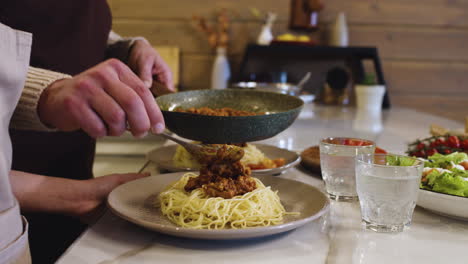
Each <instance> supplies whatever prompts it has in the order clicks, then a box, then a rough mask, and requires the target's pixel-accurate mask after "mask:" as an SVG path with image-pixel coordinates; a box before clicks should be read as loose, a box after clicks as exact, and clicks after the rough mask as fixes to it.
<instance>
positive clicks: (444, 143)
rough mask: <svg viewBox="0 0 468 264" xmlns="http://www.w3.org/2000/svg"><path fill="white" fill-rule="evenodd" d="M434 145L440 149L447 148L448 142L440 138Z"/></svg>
mask: <svg viewBox="0 0 468 264" xmlns="http://www.w3.org/2000/svg"><path fill="white" fill-rule="evenodd" d="M434 144H435V147H439V146H445V145H446V142H445V140H444V139H443V138H438V139H436V141H435V142H434Z"/></svg>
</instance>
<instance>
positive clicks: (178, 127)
mask: <svg viewBox="0 0 468 264" xmlns="http://www.w3.org/2000/svg"><path fill="white" fill-rule="evenodd" d="M156 102H157V104H158V105H159V107H160V108H161V110H162V113H163V115H164V120H165V122H166V127H167V128H168V129H169V130H170V131H172V132H173V133H175V134H176V135H178V136H180V137H183V138H187V139H191V140H196V141H201V142H204V143H211V144H225V143H242V142H251V141H257V140H262V139H267V138H270V137H273V136H275V135H276V134H278V133H280V132H281V131H283V130H285V129H286V128H288V127H289V126H290V125H291V124H292V123H293V122H294V120H295V119H296V118H297V116H298V115H299V112H300V111H301V109H302V106H303V104H304V102H303V101H302V100H301V99H299V98H297V97H294V96H290V95H285V94H279V93H271V92H264V91H250V90H236V89H233V90H231V89H226V90H196V91H187V92H179V93H174V94H167V95H163V96H160V97H158V98H156ZM178 107H181V108H184V109H187V108H190V107H195V108H199V107H210V108H223V107H229V108H233V109H236V110H244V111H251V112H265V113H266V114H265V115H256V116H207V115H198V114H191V113H181V112H175V111H173V110H174V109H176V108H178Z"/></svg>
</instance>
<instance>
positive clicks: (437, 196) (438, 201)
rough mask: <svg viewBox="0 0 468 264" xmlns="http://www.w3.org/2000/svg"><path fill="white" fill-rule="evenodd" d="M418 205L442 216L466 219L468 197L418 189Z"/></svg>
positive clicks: (467, 217)
mask: <svg viewBox="0 0 468 264" xmlns="http://www.w3.org/2000/svg"><path fill="white" fill-rule="evenodd" d="M417 204H418V206H420V207H423V208H424V209H427V210H429V211H432V212H434V213H436V214H440V215H443V216H448V217H452V218H456V219H460V220H465V221H468V198H466V197H459V196H454V195H449V194H443V193H437V192H432V191H428V190H421V189H420V190H419V194H418V202H417Z"/></svg>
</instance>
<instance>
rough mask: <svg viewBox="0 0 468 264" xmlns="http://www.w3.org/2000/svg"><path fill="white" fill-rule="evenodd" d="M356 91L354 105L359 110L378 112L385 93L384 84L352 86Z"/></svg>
mask: <svg viewBox="0 0 468 264" xmlns="http://www.w3.org/2000/svg"><path fill="white" fill-rule="evenodd" d="M354 90H355V93H356V106H357V108H358V109H359V110H367V111H372V112H378V113H380V111H381V109H382V101H383V97H384V94H385V85H377V84H376V85H362V84H358V85H356V86H355V88H354Z"/></svg>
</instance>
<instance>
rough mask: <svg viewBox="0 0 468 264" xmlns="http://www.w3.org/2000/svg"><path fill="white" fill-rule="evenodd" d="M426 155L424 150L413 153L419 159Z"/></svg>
mask: <svg viewBox="0 0 468 264" xmlns="http://www.w3.org/2000/svg"><path fill="white" fill-rule="evenodd" d="M425 154H426V153H425V152H424V150H420V151H416V152H414V153H413V155H414V156H415V157H418V158H423V157H424V155H425Z"/></svg>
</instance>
